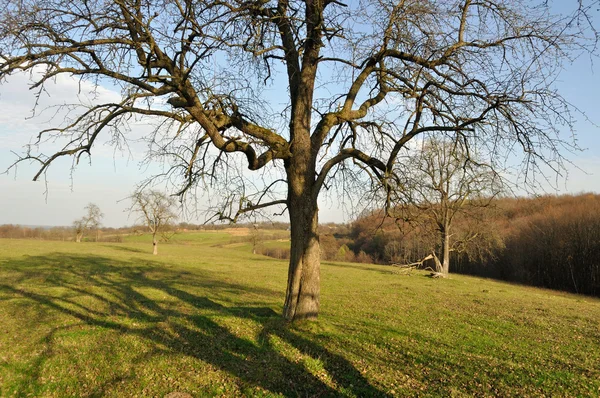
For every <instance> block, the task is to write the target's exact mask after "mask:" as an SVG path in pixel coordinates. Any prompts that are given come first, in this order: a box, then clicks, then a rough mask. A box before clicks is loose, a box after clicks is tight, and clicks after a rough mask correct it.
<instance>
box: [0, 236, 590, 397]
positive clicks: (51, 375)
mask: <svg viewBox="0 0 600 398" xmlns="http://www.w3.org/2000/svg"><path fill="white" fill-rule="evenodd" d="M128 239H129V238H128ZM178 239H179V240H178V241H173V242H172V243H170V244H165V245H162V246H161V247H160V250H161V252H160V253H161V254H160V255H159V256H152V254H151V247H149V244H150V241H149V240H148V239H147V238H145V237H135V238H131V239H129V241H128V242H126V243H123V244H116V243H111V244H108V243H98V244H96V243H82V244H75V243H62V242H44V241H24V240H23V241H22V240H0V319H1V322H0V395H1V396H57V397H63V396H114V397H123V396H164V395H165V394H168V393H170V392H174V391H181V392H187V393H190V394H192V395H193V396H351V397H352V396H355V397H365V396H415V395H418V396H472V395H478V396H542V395H546V396H598V395H599V394H600V381H599V379H600V368H599V366H598V364H599V363H600V301H599V300H597V299H592V298H589V297H583V296H576V295H569V294H564V293H558V292H554V291H549V290H541V289H534V288H527V287H522V286H515V285H509V284H506V283H500V282H495V281H490V280H482V279H477V278H471V277H464V276H453V277H452V278H451V279H449V280H432V279H429V278H427V277H425V275H424V274H421V273H418V272H417V273H414V274H412V276H406V275H399V274H396V273H394V272H393V269H392V268H389V267H383V266H369V265H359V264H344V263H327V262H326V263H324V264H323V265H322V278H321V279H322V297H321V308H322V312H321V316H320V318H319V320H318V321H316V322H313V323H304V324H296V325H287V324H286V323H285V322H283V321H282V319H281V317H280V315H279V314H280V313H281V310H282V304H283V294H284V290H285V283H286V276H287V265H286V263H285V262H281V261H276V260H273V259H270V258H266V257H262V256H255V255H252V254H251V247H250V246H249V245H246V246H244V245H242V246H235V247H230V245H228V244H227V243H228V242H230V240H229V236H227V233H223V232H222V231H219V232H205V233H194V234H185V235H181V236H179V237H178ZM223 245H224V246H223Z"/></svg>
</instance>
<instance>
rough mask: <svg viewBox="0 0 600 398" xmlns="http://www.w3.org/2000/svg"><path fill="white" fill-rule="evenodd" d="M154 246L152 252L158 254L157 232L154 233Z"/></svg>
mask: <svg viewBox="0 0 600 398" xmlns="http://www.w3.org/2000/svg"><path fill="white" fill-rule="evenodd" d="M152 246H153V251H152V254H154V255H155V256H156V255H157V254H158V241H157V240H156V234H153V235H152Z"/></svg>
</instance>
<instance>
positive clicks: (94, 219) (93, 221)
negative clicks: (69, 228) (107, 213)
mask: <svg viewBox="0 0 600 398" xmlns="http://www.w3.org/2000/svg"><path fill="white" fill-rule="evenodd" d="M84 210H85V211H86V214H85V215H84V216H83V217H82V218H80V219H78V220H75V221H73V229H74V230H75V241H76V242H78V243H79V242H81V239H82V238H83V236H84V234H85V231H86V230H88V229H89V230H94V231H95V232H96V242H97V241H98V238H99V231H100V225H102V218H103V217H104V213H102V211H101V210H100V207H98V205H96V204H94V203H90V204H88V205H87V206H86V207H84Z"/></svg>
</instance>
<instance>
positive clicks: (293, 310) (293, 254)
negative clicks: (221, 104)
mask: <svg viewBox="0 0 600 398" xmlns="http://www.w3.org/2000/svg"><path fill="white" fill-rule="evenodd" d="M289 211H290V227H291V241H292V244H291V248H290V265H289V270H288V283H287V290H286V297H285V306H284V309H283V315H284V317H285V318H286V319H287V320H289V321H292V320H300V319H316V318H317V315H318V314H319V293H320V286H321V258H320V257H321V256H320V255H321V248H320V243H319V234H318V229H317V227H318V208H317V203H316V200H312V199H308V198H306V201H299V203H295V204H293V203H291V205H290V208H289Z"/></svg>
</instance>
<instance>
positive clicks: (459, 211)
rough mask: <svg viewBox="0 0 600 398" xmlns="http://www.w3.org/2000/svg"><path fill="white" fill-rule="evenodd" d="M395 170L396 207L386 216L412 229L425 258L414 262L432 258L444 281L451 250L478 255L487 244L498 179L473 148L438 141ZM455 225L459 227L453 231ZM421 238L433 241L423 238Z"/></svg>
mask: <svg viewBox="0 0 600 398" xmlns="http://www.w3.org/2000/svg"><path fill="white" fill-rule="evenodd" d="M399 167H400V166H399ZM401 167H402V168H403V169H402V171H401V172H399V173H398V174H399V175H400V176H401V177H399V181H400V184H401V188H400V189H397V190H396V191H395V194H396V195H397V196H396V198H397V199H396V200H397V201H398V204H399V205H398V206H396V207H395V208H394V209H393V210H392V212H393V213H395V216H396V217H397V219H398V221H400V222H399V224H398V225H399V226H401V227H405V226H406V225H412V226H413V227H414V226H418V227H419V231H420V234H421V238H420V239H421V241H422V242H425V243H427V242H428V241H429V242H430V244H429V251H430V254H429V255H427V256H426V257H425V258H423V259H420V260H419V261H417V263H421V264H422V263H423V262H424V261H425V260H427V259H433V260H434V262H435V266H436V271H437V273H438V274H437V275H436V276H442V277H447V276H448V273H449V271H450V258H451V255H450V253H451V252H459V253H463V252H469V253H473V252H475V251H478V250H479V251H480V252H481V251H485V250H486V247H488V246H489V244H490V243H491V241H490V240H488V239H487V238H492V237H493V234H491V233H490V229H489V228H488V226H489V223H487V222H486V218H487V216H488V215H489V208H490V207H491V203H492V201H493V200H494V199H495V198H496V197H497V196H498V195H499V194H500V193H501V192H502V190H503V184H502V183H503V181H502V179H501V177H500V175H499V174H498V172H497V170H495V169H494V168H493V167H491V166H490V165H488V164H484V163H482V162H481V161H480V160H479V159H478V157H477V154H476V151H475V150H474V149H473V148H471V149H470V151H469V148H467V147H465V146H464V145H462V143H461V142H457V141H453V140H449V139H443V138H439V137H436V138H432V139H427V140H425V141H424V142H423V144H422V145H421V148H420V149H415V150H414V151H413V152H412V153H411V154H410V155H409V156H408V158H407V159H406V160H405V161H404V162H403V163H402V166H401ZM457 223H461V228H460V229H459V228H456V229H455V228H454V226H455V225H456V224H457ZM427 234H432V235H433V239H430V240H428V239H426V238H424V236H425V235H427ZM440 259H441V260H440Z"/></svg>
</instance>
